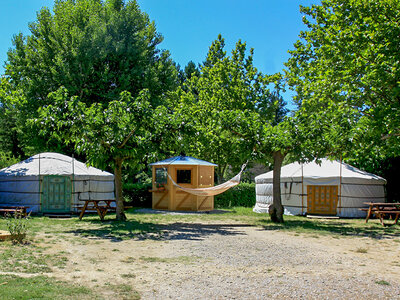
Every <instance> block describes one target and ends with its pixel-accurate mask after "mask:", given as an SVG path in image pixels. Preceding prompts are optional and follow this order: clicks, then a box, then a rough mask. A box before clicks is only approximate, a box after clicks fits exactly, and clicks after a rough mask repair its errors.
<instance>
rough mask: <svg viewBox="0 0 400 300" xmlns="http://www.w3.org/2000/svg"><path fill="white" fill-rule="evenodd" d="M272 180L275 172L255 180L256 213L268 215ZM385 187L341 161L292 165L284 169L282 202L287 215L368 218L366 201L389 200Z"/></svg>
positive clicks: (375, 176)
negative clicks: (366, 216) (362, 209)
mask: <svg viewBox="0 0 400 300" xmlns="http://www.w3.org/2000/svg"><path fill="white" fill-rule="evenodd" d="M272 179H273V172H272V171H271V172H268V173H265V174H262V175H259V176H257V177H256V178H255V182H256V205H255V207H254V209H253V210H254V211H255V212H268V207H269V205H270V204H271V203H272ZM385 184H386V180H385V179H383V178H382V177H379V176H377V175H374V174H371V173H367V172H365V171H361V170H359V169H357V168H355V167H352V166H350V165H348V164H345V163H342V164H341V163H340V162H337V161H329V160H326V159H323V160H322V163H321V165H319V164H317V163H315V162H312V163H308V164H299V163H292V164H289V165H286V166H284V167H282V170H281V195H282V196H281V199H282V204H283V206H284V208H285V214H287V215H304V214H306V213H307V214H318V215H335V216H340V217H364V216H365V211H361V210H360V208H365V207H366V205H365V204H364V202H384V201H385Z"/></svg>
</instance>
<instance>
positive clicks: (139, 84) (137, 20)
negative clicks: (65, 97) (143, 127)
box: [5, 0, 177, 151]
mask: <svg viewBox="0 0 400 300" xmlns="http://www.w3.org/2000/svg"><path fill="white" fill-rule="evenodd" d="M29 28H30V35H28V36H23V35H22V34H18V35H16V36H15V37H14V40H13V43H14V48H13V49H11V50H10V51H9V52H8V61H7V62H6V65H5V70H6V71H5V76H6V78H7V79H8V80H9V82H10V84H11V88H12V89H13V90H19V91H21V92H22V93H23V96H24V97H23V101H21V100H20V99H16V101H15V103H13V106H14V107H15V108H16V109H18V111H20V114H19V117H20V118H22V120H21V121H20V122H17V123H18V124H20V126H21V127H23V126H24V125H25V124H26V122H25V120H26V119H33V118H35V117H36V115H37V109H38V108H39V107H42V106H44V105H48V104H51V103H52V101H53V99H52V98H49V96H48V95H49V93H51V92H55V91H57V90H58V89H59V88H60V87H61V86H63V87H65V88H66V89H67V90H68V93H69V95H70V96H77V97H79V100H80V101H81V102H83V103H85V104H87V105H89V106H90V105H91V104H94V103H101V104H106V103H108V102H110V101H114V100H116V99H117V98H118V97H119V95H120V93H121V92H123V91H129V92H130V93H131V95H132V97H137V96H138V95H139V94H140V93H141V91H142V90H144V89H146V90H148V93H149V99H150V102H151V104H152V105H153V106H157V105H158V104H160V103H161V101H162V97H163V95H164V93H165V92H166V91H167V90H169V89H170V88H172V87H175V85H176V84H177V79H176V69H175V67H174V66H173V63H172V61H171V60H170V58H169V54H168V52H165V51H160V50H158V48H157V46H158V45H159V44H160V42H161V41H162V36H161V35H160V34H159V33H157V31H156V27H155V24H154V22H150V20H149V18H148V16H147V15H146V14H145V13H143V12H142V11H140V9H139V6H138V4H137V3H136V1H134V0H132V1H127V2H125V1H123V0H105V1H101V0H56V1H55V4H54V10H53V13H51V12H50V10H49V9H47V8H43V9H42V10H40V11H39V12H38V13H37V20H36V21H35V22H33V23H31V24H30V25H29ZM35 132H37V128H34V129H30V128H21V129H20V130H19V133H20V134H19V139H20V144H21V146H23V147H24V149H25V150H27V149H28V148H27V146H31V147H33V150H32V151H38V150H41V149H43V148H45V149H54V148H56V149H57V148H59V146H58V145H59V143H58V142H56V141H54V140H53V139H51V138H49V137H48V136H46V137H43V138H40V139H38V137H37V135H36V134H35Z"/></svg>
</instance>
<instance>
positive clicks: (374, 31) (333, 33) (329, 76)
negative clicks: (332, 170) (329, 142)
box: [286, 0, 400, 158]
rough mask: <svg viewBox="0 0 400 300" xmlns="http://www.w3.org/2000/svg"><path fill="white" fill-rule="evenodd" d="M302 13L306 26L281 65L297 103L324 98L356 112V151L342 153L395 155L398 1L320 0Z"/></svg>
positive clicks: (399, 143)
mask: <svg viewBox="0 0 400 300" xmlns="http://www.w3.org/2000/svg"><path fill="white" fill-rule="evenodd" d="M301 12H302V13H303V14H304V15H305V17H304V18H303V22H304V23H305V24H306V25H307V27H308V30H306V31H304V32H301V33H300V40H299V41H297V42H296V44H295V49H294V50H293V51H290V53H291V57H290V59H289V61H288V62H287V64H286V66H287V70H286V78H287V79H288V84H289V85H290V86H291V87H292V88H293V89H295V90H296V92H297V95H296V97H295V99H296V101H297V103H298V104H299V105H302V104H303V103H305V102H307V101H308V102H309V103H314V104H318V103H319V102H321V101H322V102H323V101H327V100H329V101H332V102H335V103H336V104H337V105H342V106H348V107H354V108H356V109H357V110H358V114H359V115H358V127H359V132H358V134H357V135H356V136H355V139H354V140H353V143H354V144H358V149H357V150H358V151H356V152H353V153H347V154H346V153H343V155H345V156H347V157H354V155H358V154H357V153H358V152H360V151H359V150H360V148H361V149H364V152H363V154H362V153H360V155H361V156H362V157H364V158H365V157H366V155H365V154H366V152H369V153H370V154H371V157H374V156H375V155H376V153H377V152H378V153H380V155H385V156H398V155H399V153H400V65H399V57H400V48H399V47H398V45H399V43H400V26H399V19H400V2H399V1H394V0H377V1H368V2H367V1H361V0H354V1H340V0H323V1H322V2H321V5H313V6H311V7H301ZM367 149H370V150H367Z"/></svg>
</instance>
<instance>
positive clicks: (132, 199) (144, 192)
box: [123, 183, 152, 207]
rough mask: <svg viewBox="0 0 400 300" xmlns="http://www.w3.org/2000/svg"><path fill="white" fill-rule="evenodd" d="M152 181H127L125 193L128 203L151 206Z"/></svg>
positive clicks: (136, 205) (137, 205) (130, 204)
mask: <svg viewBox="0 0 400 300" xmlns="http://www.w3.org/2000/svg"><path fill="white" fill-rule="evenodd" d="M151 188H152V184H151V183H125V184H124V188H123V195H124V200H125V202H126V205H129V206H135V207H151V193H150V192H149V190H151Z"/></svg>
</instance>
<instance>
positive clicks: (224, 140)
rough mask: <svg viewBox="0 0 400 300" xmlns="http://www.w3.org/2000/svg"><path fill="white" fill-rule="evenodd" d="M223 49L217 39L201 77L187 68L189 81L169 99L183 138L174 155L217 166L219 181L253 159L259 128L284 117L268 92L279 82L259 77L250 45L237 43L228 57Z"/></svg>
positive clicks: (274, 96) (279, 104)
mask: <svg viewBox="0 0 400 300" xmlns="http://www.w3.org/2000/svg"><path fill="white" fill-rule="evenodd" d="M224 47H225V41H224V39H223V38H222V36H221V35H219V36H218V38H217V40H215V41H214V42H213V43H212V44H211V46H210V48H209V52H208V54H207V57H206V60H205V62H204V63H203V64H202V65H201V67H200V71H199V72H197V71H196V68H195V66H193V65H190V66H188V68H186V70H190V72H191V73H190V77H187V78H186V80H185V82H184V84H183V88H180V89H178V90H177V91H176V92H174V93H171V95H170V99H171V105H172V107H174V109H173V110H174V113H173V114H174V117H173V118H172V120H174V122H175V124H176V126H177V130H176V132H177V133H178V134H179V135H180V136H178V138H176V139H175V141H177V142H176V143H175V146H174V147H175V149H177V152H180V151H184V152H186V153H187V154H191V155H194V156H197V157H202V158H203V159H206V160H209V161H212V162H214V163H216V164H218V165H219V167H218V169H217V175H218V179H219V181H222V179H223V176H224V172H225V170H226V168H227V167H228V166H231V167H233V168H234V169H235V170H236V169H238V168H240V166H241V165H242V164H243V163H244V162H245V161H246V160H248V159H249V158H250V156H251V153H252V152H253V149H254V145H255V141H256V140H255V135H256V132H257V126H258V124H259V123H260V122H266V123H269V122H270V123H273V122H276V119H277V118H278V119H279V118H282V115H283V114H284V113H285V110H284V109H283V106H284V102H283V99H282V98H281V97H280V96H279V95H278V94H276V93H273V92H271V91H270V84H271V83H273V81H274V80H278V79H279V76H278V75H275V76H267V75H264V74H262V73H261V72H259V71H258V70H257V69H256V68H255V67H254V65H253V52H254V50H253V49H250V51H248V52H247V50H246V43H243V42H241V41H238V42H237V43H236V47H235V48H234V49H233V50H232V53H231V55H230V56H228V55H227V54H226V51H225V50H224ZM191 70H193V71H191ZM188 72H189V71H188Z"/></svg>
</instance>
